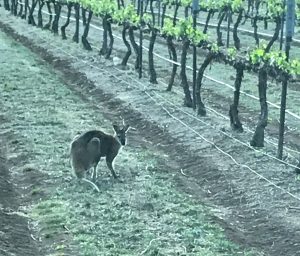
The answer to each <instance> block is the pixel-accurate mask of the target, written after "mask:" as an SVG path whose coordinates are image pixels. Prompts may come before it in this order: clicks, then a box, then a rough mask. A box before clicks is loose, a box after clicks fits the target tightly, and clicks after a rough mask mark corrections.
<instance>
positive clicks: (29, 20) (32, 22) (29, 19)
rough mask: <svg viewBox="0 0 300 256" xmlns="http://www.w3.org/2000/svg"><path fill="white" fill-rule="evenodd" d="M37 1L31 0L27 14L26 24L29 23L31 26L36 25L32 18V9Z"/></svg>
mask: <svg viewBox="0 0 300 256" xmlns="http://www.w3.org/2000/svg"><path fill="white" fill-rule="evenodd" d="M37 3H38V0H32V3H31V8H30V11H29V14H28V24H31V25H32V26H36V23H35V20H34V18H33V12H34V9H35V7H36V5H37Z"/></svg>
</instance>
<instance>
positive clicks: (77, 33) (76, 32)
mask: <svg viewBox="0 0 300 256" xmlns="http://www.w3.org/2000/svg"><path fill="white" fill-rule="evenodd" d="M74 9H75V20H76V23H75V33H74V35H73V38H72V40H73V41H74V42H76V43H79V18H80V14H79V9H80V5H79V4H78V3H76V4H75V5H74Z"/></svg>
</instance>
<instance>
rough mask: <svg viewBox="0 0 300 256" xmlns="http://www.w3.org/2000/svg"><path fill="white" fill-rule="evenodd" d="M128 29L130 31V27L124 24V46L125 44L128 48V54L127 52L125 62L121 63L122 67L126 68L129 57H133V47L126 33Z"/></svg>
mask: <svg viewBox="0 0 300 256" xmlns="http://www.w3.org/2000/svg"><path fill="white" fill-rule="evenodd" d="M128 29H129V26H128V25H126V24H124V25H123V30H122V39H123V42H124V44H125V46H126V48H127V52H126V54H125V56H124V58H123V60H122V62H121V65H122V66H126V65H127V62H128V59H129V57H130V55H131V46H130V43H129V42H128V41H127V39H126V31H127V30H128Z"/></svg>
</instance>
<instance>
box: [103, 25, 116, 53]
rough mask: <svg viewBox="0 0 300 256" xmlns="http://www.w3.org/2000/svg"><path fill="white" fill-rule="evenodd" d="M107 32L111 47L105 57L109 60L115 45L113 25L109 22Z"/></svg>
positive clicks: (109, 46)
mask: <svg viewBox="0 0 300 256" xmlns="http://www.w3.org/2000/svg"><path fill="white" fill-rule="evenodd" d="M107 31H108V36H109V45H108V49H107V53H106V55H105V59H109V57H110V55H111V52H112V49H113V45H114V37H113V33H112V30H111V23H110V22H109V21H108V22H107Z"/></svg>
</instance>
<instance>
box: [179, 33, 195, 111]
mask: <svg viewBox="0 0 300 256" xmlns="http://www.w3.org/2000/svg"><path fill="white" fill-rule="evenodd" d="M182 43H183V44H182V53H181V70H180V78H181V86H182V88H183V92H184V106H186V107H189V108H191V107H193V100H192V97H191V92H190V89H189V83H188V80H187V76H186V56H187V51H188V49H189V46H190V41H189V40H188V39H187V38H184V39H183V42H182Z"/></svg>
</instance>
